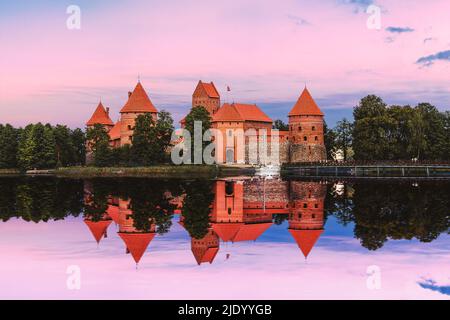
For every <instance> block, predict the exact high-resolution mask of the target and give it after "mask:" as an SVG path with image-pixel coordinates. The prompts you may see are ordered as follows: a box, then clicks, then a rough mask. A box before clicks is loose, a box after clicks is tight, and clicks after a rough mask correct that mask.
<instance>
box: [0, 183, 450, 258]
mask: <svg viewBox="0 0 450 320" xmlns="http://www.w3.org/2000/svg"><path fill="white" fill-rule="evenodd" d="M449 194H450V180H442V181H437V180H420V181H410V180H373V179H371V180H364V179H357V180H344V181H327V182H324V181H317V180H306V181H305V180H300V181H298V180H283V179H266V180H263V179H259V178H256V177H253V178H252V177H235V178H224V179H219V180H216V181H212V180H177V179H173V180H171V179H166V180H164V179H140V178H123V179H91V180H77V179H58V178H52V177H42V178H25V177H20V178H17V177H15V178H14V177H11V178H2V179H0V225H2V224H4V223H9V222H11V223H14V222H13V221H11V220H15V219H20V220H22V222H30V223H46V222H49V221H57V220H64V219H68V218H73V217H79V216H80V215H81V216H82V219H83V221H84V224H85V226H86V230H89V231H90V233H91V234H92V238H91V239H92V241H93V245H95V244H96V243H97V245H99V246H103V245H104V244H105V241H108V245H109V244H111V243H114V245H115V246H116V245H117V244H116V243H120V245H121V246H123V251H122V252H124V253H125V252H126V253H129V257H132V258H133V259H134V261H135V262H136V263H138V262H139V261H142V259H145V255H146V254H147V255H148V254H150V252H151V251H152V250H151V249H152V246H154V247H155V246H156V244H157V245H160V244H161V243H159V244H158V243H157V242H158V241H156V244H155V238H159V237H160V236H162V235H165V234H166V233H168V232H169V231H170V230H172V233H171V234H169V235H168V236H167V237H163V238H161V240H162V241H167V244H168V245H169V246H170V244H171V243H172V242H171V241H177V240H180V239H179V233H178V231H181V232H185V235H186V234H188V235H189V238H190V246H191V250H192V254H193V258H192V262H193V263H195V262H197V263H198V264H205V263H212V262H213V261H214V260H215V259H216V260H217V259H218V258H217V255H218V253H220V254H221V256H224V257H226V258H227V259H228V258H230V257H231V254H233V256H232V257H231V259H235V258H236V256H235V254H236V253H234V252H245V250H250V248H251V247H252V246H253V245H254V244H253V241H256V240H258V241H259V242H260V243H262V245H263V246H265V245H273V244H274V243H275V244H278V243H280V242H285V241H286V240H287V239H289V240H290V241H291V243H292V244H291V245H292V246H294V250H295V249H296V247H295V245H296V244H297V246H298V251H297V252H298V258H299V259H300V258H303V256H304V257H305V258H306V257H308V259H315V258H316V257H318V255H317V251H318V250H317V246H318V244H319V245H320V242H321V241H323V235H324V233H325V225H326V223H327V222H326V221H327V219H328V218H331V220H332V221H333V222H332V223H333V228H330V227H328V232H329V234H330V235H332V233H333V232H335V231H332V230H339V231H338V232H345V233H346V234H347V235H349V234H351V235H353V237H354V238H355V239H356V240H358V241H359V243H360V245H361V246H362V247H363V248H365V249H367V250H379V249H381V248H383V246H384V245H385V244H386V243H387V242H390V241H395V240H406V241H408V240H417V241H420V242H432V241H434V240H435V239H437V238H438V237H440V236H445V235H447V234H449V233H450V231H449V230H450V219H449V208H450V198H449V197H448V195H449ZM173 222H178V223H179V224H180V225H181V226H182V227H183V229H184V231H183V230H180V229H179V228H178V226H176V227H175V226H172V223H173ZM328 224H330V222H329V223H328ZM273 225H277V227H274V226H273ZM12 227H13V226H12ZM83 227H84V226H83ZM36 230H37V229H36ZM344 230H345V231H344ZM330 231H332V232H331V233H330ZM49 236H51V235H49ZM108 236H111V237H110V238H109V239H105V238H107V237H108ZM116 236H117V237H116ZM183 237H184V236H183ZM174 238H175V239H177V240H173V239H174ZM261 238H263V239H261ZM261 240H264V242H262V241H261ZM117 241H119V242H117ZM183 241H184V240H183ZM233 243H234V244H235V245H234V247H235V248H237V249H236V250H234V249H233V248H232V246H233V245H232V244H233ZM241 243H245V245H244V246H241ZM322 243H323V244H325V242H322ZM329 245H330V243H328V244H327V246H329ZM338 245H339V242H336V243H334V244H333V246H338ZM255 246H256V244H255ZM241 248H242V249H243V250H244V251H242V250H241ZM155 249H157V248H155ZM255 249H256V247H255ZM260 252H263V250H262V251H260ZM240 254H242V253H240ZM130 260H131V259H130ZM131 261H133V260H131ZM216 262H217V261H216Z"/></svg>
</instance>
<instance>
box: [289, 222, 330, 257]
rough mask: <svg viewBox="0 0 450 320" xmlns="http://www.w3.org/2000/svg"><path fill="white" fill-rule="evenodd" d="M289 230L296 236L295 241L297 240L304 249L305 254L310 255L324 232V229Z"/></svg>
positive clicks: (301, 248)
mask: <svg viewBox="0 0 450 320" xmlns="http://www.w3.org/2000/svg"><path fill="white" fill-rule="evenodd" d="M289 232H290V233H291V235H292V236H293V237H294V239H295V242H297V245H298V247H299V248H300V250H302V252H303V255H304V256H305V258H306V257H308V254H309V253H310V252H311V249H312V248H313V247H314V245H315V244H316V242H317V240H318V239H319V237H320V235H321V234H322V232H323V229H319V230H295V229H289Z"/></svg>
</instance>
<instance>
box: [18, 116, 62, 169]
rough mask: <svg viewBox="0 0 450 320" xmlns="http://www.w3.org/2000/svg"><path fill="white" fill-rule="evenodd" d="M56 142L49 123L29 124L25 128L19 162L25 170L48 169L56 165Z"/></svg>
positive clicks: (19, 148)
mask: <svg viewBox="0 0 450 320" xmlns="http://www.w3.org/2000/svg"><path fill="white" fill-rule="evenodd" d="M55 150H56V142H55V136H54V135H53V129H52V127H51V126H50V125H49V124H46V125H45V126H44V125H43V124H42V123H37V124H34V125H28V126H26V127H25V129H24V130H23V132H22V134H21V137H20V142H19V147H18V163H19V167H20V168H21V169H24V170H28V169H48V168H54V167H55V165H56V152H55Z"/></svg>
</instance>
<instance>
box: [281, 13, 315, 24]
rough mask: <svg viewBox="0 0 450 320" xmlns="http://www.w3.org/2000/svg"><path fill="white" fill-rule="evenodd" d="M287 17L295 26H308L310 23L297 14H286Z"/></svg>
mask: <svg viewBox="0 0 450 320" xmlns="http://www.w3.org/2000/svg"><path fill="white" fill-rule="evenodd" d="M287 17H288V18H289V20H291V21H293V22H294V23H295V24H296V25H297V26H309V25H310V24H311V23H309V22H308V21H307V20H305V19H303V18H301V17H299V16H295V15H292V14H288V16H287Z"/></svg>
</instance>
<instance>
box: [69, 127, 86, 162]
mask: <svg viewBox="0 0 450 320" xmlns="http://www.w3.org/2000/svg"><path fill="white" fill-rule="evenodd" d="M71 139H72V145H73V148H74V152H75V154H74V159H73V163H72V165H83V164H85V161H86V135H85V134H84V132H83V130H81V129H80V128H76V129H75V130H73V131H72V132H71Z"/></svg>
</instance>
